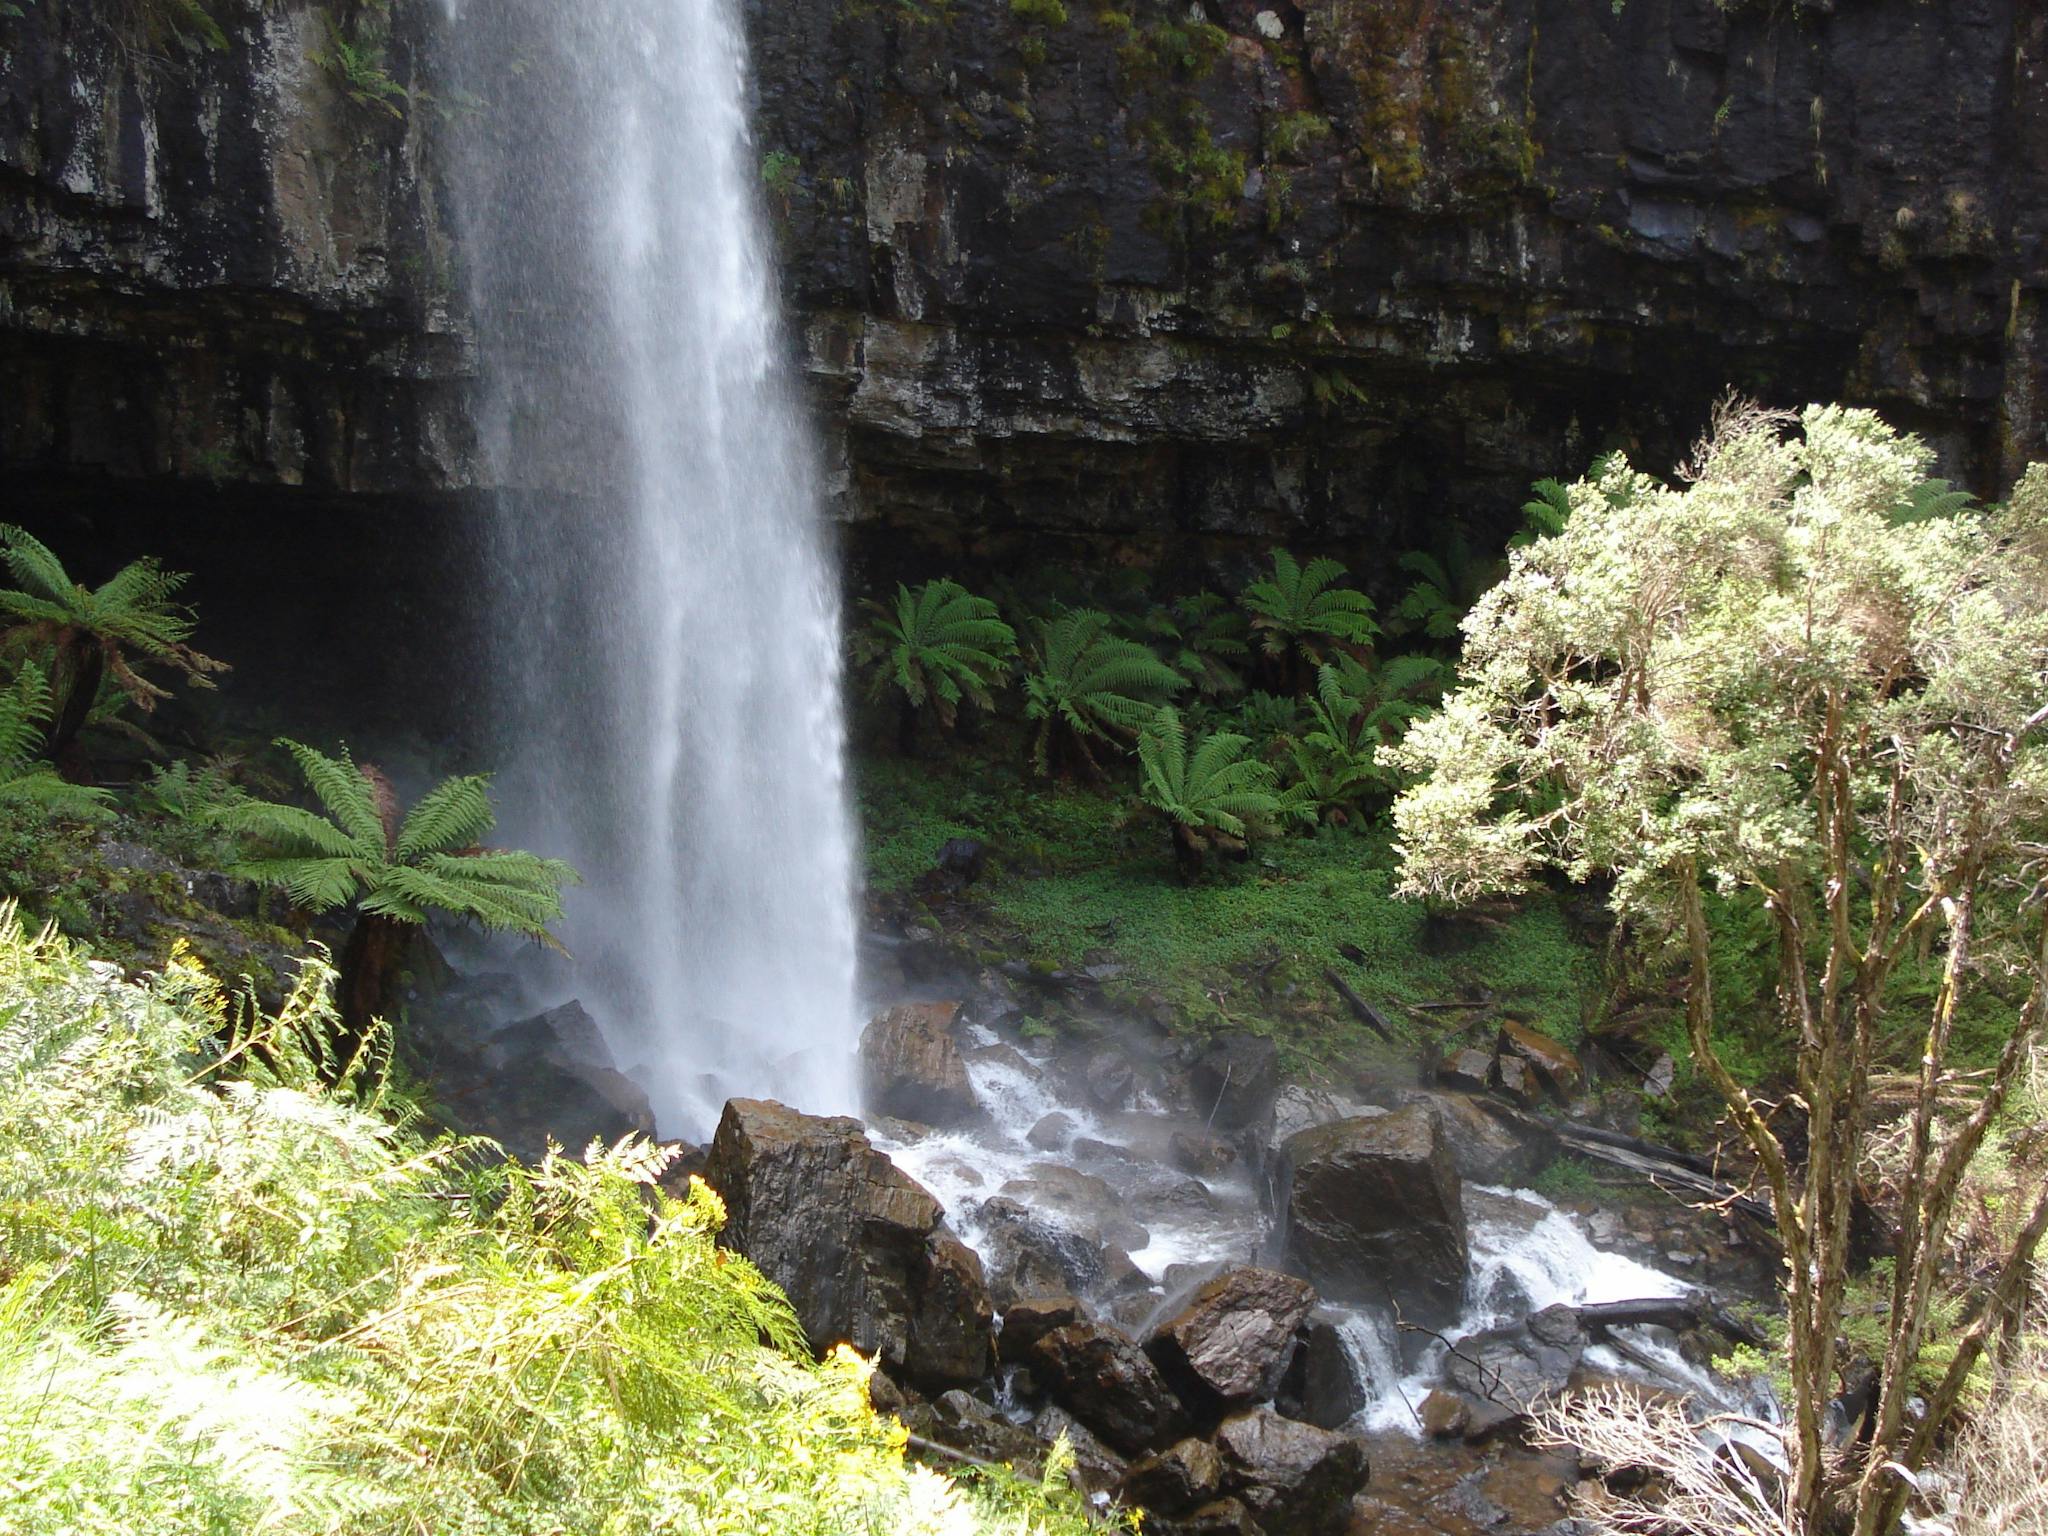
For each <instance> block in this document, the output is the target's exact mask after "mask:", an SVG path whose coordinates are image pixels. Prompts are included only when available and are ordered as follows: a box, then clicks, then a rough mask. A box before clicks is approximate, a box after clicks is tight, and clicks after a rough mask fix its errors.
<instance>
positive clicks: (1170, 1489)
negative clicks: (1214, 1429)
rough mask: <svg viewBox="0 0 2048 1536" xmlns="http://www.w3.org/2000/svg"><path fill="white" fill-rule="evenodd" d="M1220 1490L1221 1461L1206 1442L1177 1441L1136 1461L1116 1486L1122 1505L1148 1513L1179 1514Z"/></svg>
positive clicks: (1209, 1499)
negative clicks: (1131, 1506) (1152, 1454)
mask: <svg viewBox="0 0 2048 1536" xmlns="http://www.w3.org/2000/svg"><path fill="white" fill-rule="evenodd" d="M1222 1491H1223V1458H1222V1456H1221V1455H1219V1454H1218V1453H1217V1450H1216V1447H1215V1446H1213V1445H1211V1444H1210V1443H1209V1442H1208V1441H1206V1440H1176V1441H1175V1442H1174V1443H1173V1444H1172V1445H1170V1446H1168V1447H1167V1448H1166V1449H1165V1450H1163V1451H1161V1452H1159V1453H1158V1454H1157V1455H1156V1456H1147V1457H1146V1458H1145V1459H1144V1460H1143V1461H1140V1462H1135V1463H1133V1464H1132V1466H1131V1470H1130V1471H1129V1472H1127V1473H1126V1474H1125V1475H1124V1480H1123V1482H1122V1483H1121V1484H1119V1485H1118V1487H1117V1494H1118V1496H1119V1497H1120V1498H1121V1499H1122V1501H1123V1502H1124V1503H1125V1504H1128V1505H1134V1506H1136V1507H1137V1508H1139V1509H1142V1510H1144V1511H1146V1512H1147V1513H1148V1514H1160V1515H1167V1516H1173V1515H1181V1514H1186V1513H1187V1512H1188V1511H1190V1510H1192V1509H1194V1508H1196V1507H1197V1506H1199V1505H1202V1504H1207V1503H1209V1502H1210V1501H1212V1500H1213V1499H1214V1498H1215V1497H1216V1495H1217V1494H1219V1493H1221V1492H1222Z"/></svg>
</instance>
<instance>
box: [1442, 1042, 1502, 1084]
mask: <svg viewBox="0 0 2048 1536" xmlns="http://www.w3.org/2000/svg"><path fill="white" fill-rule="evenodd" d="M1436 1076H1437V1081H1438V1082H1440V1083H1443V1084H1444V1085H1446V1086H1447V1087H1451V1088H1457V1089H1461V1090H1463V1091H1464V1092H1466V1093H1484V1092H1486V1090H1487V1088H1488V1087H1490V1086H1491V1085H1492V1082H1493V1058H1492V1057H1491V1056H1489V1055H1487V1054H1486V1052H1484V1051H1482V1050H1479V1049H1477V1048H1476V1047H1474V1046H1469V1045H1467V1046H1463V1047H1460V1048H1459V1049H1458V1050H1455V1051H1453V1052H1451V1054H1450V1055H1449V1056H1446V1057H1445V1058H1444V1059H1443V1061H1442V1062H1440V1063H1439V1064H1438V1066H1437V1069H1436Z"/></svg>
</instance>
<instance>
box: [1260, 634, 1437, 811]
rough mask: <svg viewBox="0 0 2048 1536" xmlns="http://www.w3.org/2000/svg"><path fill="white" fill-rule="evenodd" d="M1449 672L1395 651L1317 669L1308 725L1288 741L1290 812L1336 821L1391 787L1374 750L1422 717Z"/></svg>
mask: <svg viewBox="0 0 2048 1536" xmlns="http://www.w3.org/2000/svg"><path fill="white" fill-rule="evenodd" d="M1450 676H1451V669H1450V668H1449V667H1448V666H1446V665H1445V664H1444V663H1443V662H1441V661H1438V660H1436V659H1435V658H1434V657H1430V656H1415V655H1408V656H1396V657H1394V658H1392V659H1391V660H1389V661H1387V662H1385V663H1384V664H1382V665H1380V666H1378V667H1369V666H1367V665H1365V664H1364V663H1362V662H1360V661H1358V660H1357V659H1355V658H1353V657H1349V656H1344V657H1339V658H1338V659H1337V661H1336V662H1335V663H1332V664H1326V665H1324V666H1321V667H1318V668H1317V669H1316V687H1315V696H1314V698H1312V699H1311V700H1310V701H1309V705H1308V711H1309V717H1310V723H1309V725H1308V726H1307V728H1306V729H1304V730H1303V731H1302V732H1300V733H1299V734H1298V735H1297V736H1295V737H1293V738H1292V739H1291V740H1290V741H1289V742H1288V757H1289V764H1290V767H1291V770H1292V777H1293V782H1292V784H1291V785H1290V786H1289V788H1290V792H1291V795H1292V799H1291V800H1290V801H1289V808H1290V809H1297V808H1298V809H1299V810H1300V811H1301V812H1302V813H1303V814H1308V815H1313V816H1315V817H1318V818H1320V819H1322V820H1325V821H1330V822H1333V823H1339V824H1341V823H1343V822H1344V821H1346V820H1348V819H1349V817H1350V815H1351V813H1352V812H1354V811H1355V810H1357V809H1358V808H1359V807H1360V806H1361V805H1363V804H1364V803H1365V802H1367V801H1368V800H1372V799H1375V798H1384V797H1386V796H1389V795H1391V794H1392V793H1393V792H1394V790H1395V789H1396V788H1397V787H1398V785H1397V784H1396V783H1395V780H1394V778H1393V776H1392V774H1391V773H1390V772H1389V771H1388V770H1387V769H1386V768H1385V767H1384V766H1383V765H1382V764H1381V762H1380V753H1381V751H1382V749H1384V748H1385V747H1387V746H1389V745H1390V744H1391V743H1393V742H1394V741H1396V740H1398V739H1399V738H1400V736H1401V735H1402V734H1403V733H1404V732H1405V731H1406V730H1407V728H1408V724H1409V722H1410V721H1412V720H1414V719H1416V718H1418V717H1420V716H1422V715H1424V714H1427V713H1428V711H1429V707H1430V701H1432V700H1433V699H1435V698H1436V697H1437V696H1439V695H1440V694H1441V693H1442V691H1443V688H1444V685H1445V683H1446V682H1447V681H1448V680H1449V679H1450Z"/></svg>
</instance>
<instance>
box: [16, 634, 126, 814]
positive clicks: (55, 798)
mask: <svg viewBox="0 0 2048 1536" xmlns="http://www.w3.org/2000/svg"><path fill="white" fill-rule="evenodd" d="M51 712H52V707H51V702H50V685H49V684H48V683H46V682H45V681H44V680H43V674H42V671H41V669H40V668H38V667H37V666H36V665H35V664H34V663H33V662H26V661H25V662H23V663H22V664H21V668H20V670H19V671H18V672H17V673H16V674H15V677H14V681H13V683H11V684H10V685H8V686H7V687H5V688H0V806H5V807H8V808H11V809H16V810H32V811H36V812H40V813H41V814H43V815H48V816H72V817H80V818H86V819H93V818H98V817H103V816H105V815H106V814H107V809H106V807H107V802H108V801H109V800H110V799H111V798H112V797H111V796H110V795H108V793H107V792H106V791H105V790H103V789H94V788H91V787H88V786H86V785H82V784H72V783H69V782H68V781H66V780H65V779H64V778H63V776H62V775H60V774H58V773H56V772H55V771H54V770H52V769H51V768H50V767H49V765H48V764H46V763H42V762H39V761H37V753H38V752H39V751H40V749H41V747H42V744H43V732H44V729H45V728H46V727H47V725H48V724H49V720H50V715H51Z"/></svg>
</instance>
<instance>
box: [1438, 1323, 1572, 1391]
mask: <svg viewBox="0 0 2048 1536" xmlns="http://www.w3.org/2000/svg"><path fill="white" fill-rule="evenodd" d="M1586 1342H1587V1341H1586V1335H1585V1332H1584V1331H1583V1330H1582V1329H1581V1328H1580V1327H1579V1318H1578V1312H1577V1310H1576V1309H1575V1308H1572V1307H1567V1306H1555V1307H1545V1308H1544V1309H1543V1310H1542V1311H1541V1312H1536V1313H1533V1314H1531V1315H1530V1316H1529V1317H1527V1318H1525V1319H1524V1320H1523V1321H1521V1322H1519V1323H1514V1324H1511V1325H1509V1326H1508V1327H1505V1328H1489V1329H1487V1330H1486V1331H1485V1332H1483V1333H1476V1334H1472V1335H1470V1336H1469V1337H1467V1338H1463V1339H1460V1340H1459V1341H1458V1347H1457V1349H1456V1350H1454V1351H1453V1352H1452V1353H1451V1354H1450V1356H1449V1357H1448V1358H1447V1359H1446V1360H1445V1361H1444V1379H1445V1380H1446V1381H1447V1382H1449V1383H1450V1385H1451V1386H1453V1387H1455V1388H1457V1389H1458V1391H1460V1392H1462V1393H1463V1394H1464V1395H1465V1396H1467V1397H1469V1398H1471V1399H1473V1400H1474V1401H1476V1402H1479V1403H1490V1404H1493V1405H1494V1406H1496V1407H1499V1408H1505V1409H1507V1410H1509V1411H1510V1412H1512V1413H1517V1414H1520V1413H1527V1412H1528V1411H1529V1410H1531V1409H1533V1408H1535V1407H1536V1406H1538V1405H1539V1404H1540V1403H1541V1402H1543V1401H1544V1400H1545V1399H1546V1398H1549V1397H1551V1396H1554V1395H1555V1394H1557V1393H1559V1392H1562V1391H1563V1390H1564V1389H1565V1388H1566V1387H1567V1386H1568V1385H1569V1384H1570V1382H1571V1379H1572V1373H1573V1372H1574V1371H1575V1370H1577V1369H1578V1366H1579V1357H1580V1356H1582V1355H1583V1354H1585V1352H1586Z"/></svg>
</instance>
